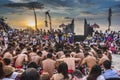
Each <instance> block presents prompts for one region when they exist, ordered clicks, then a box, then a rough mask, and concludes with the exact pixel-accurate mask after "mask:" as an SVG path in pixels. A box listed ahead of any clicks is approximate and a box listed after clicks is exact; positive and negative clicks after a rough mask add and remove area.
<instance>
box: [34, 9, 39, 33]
mask: <svg viewBox="0 0 120 80" xmlns="http://www.w3.org/2000/svg"><path fill="white" fill-rule="evenodd" d="M33 11H34V16H35V29H36V30H37V31H39V29H38V27H37V16H36V12H35V8H34V7H33Z"/></svg>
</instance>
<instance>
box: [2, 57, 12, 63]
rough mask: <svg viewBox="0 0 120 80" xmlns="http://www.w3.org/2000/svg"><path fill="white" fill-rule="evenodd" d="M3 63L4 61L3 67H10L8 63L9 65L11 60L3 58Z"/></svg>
mask: <svg viewBox="0 0 120 80" xmlns="http://www.w3.org/2000/svg"><path fill="white" fill-rule="evenodd" d="M3 61H4V64H5V65H10V63H11V60H10V59H8V58H4V59H3Z"/></svg>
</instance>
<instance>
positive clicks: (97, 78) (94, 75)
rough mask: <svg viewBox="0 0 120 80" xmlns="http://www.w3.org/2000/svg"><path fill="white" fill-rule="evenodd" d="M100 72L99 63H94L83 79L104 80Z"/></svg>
mask: <svg viewBox="0 0 120 80" xmlns="http://www.w3.org/2000/svg"><path fill="white" fill-rule="evenodd" d="M101 74H102V69H101V67H100V66H99V65H94V66H93V67H92V69H91V71H90V73H89V75H88V76H87V77H84V78H83V80H105V79H104V77H103V75H101Z"/></svg>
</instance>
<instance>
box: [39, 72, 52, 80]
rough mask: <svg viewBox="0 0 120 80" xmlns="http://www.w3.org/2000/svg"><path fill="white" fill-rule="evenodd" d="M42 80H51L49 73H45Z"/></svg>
mask: <svg viewBox="0 0 120 80" xmlns="http://www.w3.org/2000/svg"><path fill="white" fill-rule="evenodd" d="M41 80H50V75H49V73H48V72H43V73H42V75H41Z"/></svg>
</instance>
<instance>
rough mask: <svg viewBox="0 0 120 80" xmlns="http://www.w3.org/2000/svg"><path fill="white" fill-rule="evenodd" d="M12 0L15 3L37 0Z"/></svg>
mask: <svg viewBox="0 0 120 80" xmlns="http://www.w3.org/2000/svg"><path fill="white" fill-rule="evenodd" d="M10 1H11V2H14V3H24V2H31V1H32V2H35V1H37V0H10Z"/></svg>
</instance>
